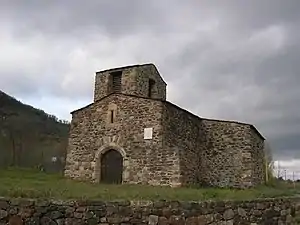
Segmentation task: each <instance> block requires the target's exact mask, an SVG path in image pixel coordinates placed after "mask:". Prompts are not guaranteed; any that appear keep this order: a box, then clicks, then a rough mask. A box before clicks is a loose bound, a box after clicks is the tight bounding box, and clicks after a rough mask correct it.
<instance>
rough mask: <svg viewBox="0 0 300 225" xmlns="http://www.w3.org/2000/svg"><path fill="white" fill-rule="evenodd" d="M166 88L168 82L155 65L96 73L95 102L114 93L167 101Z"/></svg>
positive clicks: (135, 66)
mask: <svg viewBox="0 0 300 225" xmlns="http://www.w3.org/2000/svg"><path fill="white" fill-rule="evenodd" d="M166 87H167V84H166V82H165V81H164V80H163V79H162V77H161V76H160V74H159V72H158V70H157V68H156V67H155V65H153V64H142V65H133V66H126V67H120V68H115V69H109V70H104V71H99V72H96V80H95V89H94V102H96V101H99V100H100V99H102V98H104V97H106V96H108V95H110V94H112V93H122V94H126V95H134V96H138V97H144V98H152V99H159V100H166Z"/></svg>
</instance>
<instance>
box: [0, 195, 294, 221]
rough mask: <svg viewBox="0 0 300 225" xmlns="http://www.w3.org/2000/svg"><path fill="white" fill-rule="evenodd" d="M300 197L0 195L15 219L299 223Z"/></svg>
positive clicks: (4, 213)
mask: <svg viewBox="0 0 300 225" xmlns="http://www.w3.org/2000/svg"><path fill="white" fill-rule="evenodd" d="M299 223H300V199H299V198H282V199H279V198H278V199H261V200H252V201H217V202H215V201H207V202H179V201H144V202H143V201H114V202H107V201H106V202H105V201H98V200H94V201H53V200H52V201H51V200H47V201H45V200H41V199H36V200H34V199H6V198H0V224H3V225H4V224H10V225H26V224H28V225H31V224H32V225H33V224H40V225H49V224H51V225H63V224H64V225H96V224H98V225H130V224H139V225H206V224H210V225H297V224H299Z"/></svg>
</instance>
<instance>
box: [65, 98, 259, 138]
mask: <svg viewBox="0 0 300 225" xmlns="http://www.w3.org/2000/svg"><path fill="white" fill-rule="evenodd" d="M111 95H123V96H128V97H135V98H142V99H150V100H153V101H159V102H162V103H165V104H168V105H171V106H173V107H175V108H177V109H179V110H181V111H184V112H186V113H188V114H189V115H191V116H193V117H196V118H198V119H199V120H209V121H216V122H224V123H235V124H239V125H244V126H250V128H251V129H253V131H254V132H255V133H257V134H258V136H260V137H261V138H262V139H263V140H265V138H264V136H263V135H262V134H261V133H260V132H259V131H258V130H257V129H256V127H255V126H254V125H253V124H249V123H244V122H239V121H234V120H219V119H209V118H202V117H199V116H197V115H195V114H193V113H191V112H190V111H188V110H186V109H183V108H181V107H179V106H178V105H175V104H173V103H172V102H169V101H164V100H161V99H153V98H147V97H141V96H136V95H128V94H123V93H111V94H109V95H107V96H105V97H103V98H101V99H99V100H98V101H96V102H94V103H91V104H88V105H86V106H84V107H82V108H80V109H77V110H74V111H72V112H71V114H73V113H75V112H78V111H81V110H84V109H86V108H89V107H90V106H92V105H93V104H95V103H97V102H100V101H102V100H103V99H105V98H108V97H109V96H111Z"/></svg>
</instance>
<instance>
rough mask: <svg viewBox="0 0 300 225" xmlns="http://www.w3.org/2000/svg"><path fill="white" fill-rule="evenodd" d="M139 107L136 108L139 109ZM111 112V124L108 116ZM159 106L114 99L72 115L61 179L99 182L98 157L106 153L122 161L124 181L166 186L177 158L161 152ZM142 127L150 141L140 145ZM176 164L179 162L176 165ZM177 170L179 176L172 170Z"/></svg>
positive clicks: (129, 98) (117, 96)
mask: <svg viewBox="0 0 300 225" xmlns="http://www.w3.org/2000/svg"><path fill="white" fill-rule="evenodd" d="M137 106H138V107H137ZM111 110H113V111H114V123H110V121H109V119H110V113H111ZM161 112H162V102H161V101H153V100H151V99H144V98H137V97H132V96H125V95H122V94H114V95H110V96H108V97H106V98H105V99H102V100H101V101H100V102H96V103H94V104H93V105H90V106H89V107H87V108H85V109H82V110H79V111H76V112H74V113H73V118H72V123H71V128H70V129H71V132H70V137H69V145H68V154H67V162H66V169H65V175H66V177H71V178H74V179H80V180H92V181H95V182H97V181H99V178H100V168H101V166H100V158H101V154H102V152H103V153H104V152H105V151H106V150H108V149H114V150H117V151H119V152H120V153H121V154H122V156H123V160H124V162H123V165H124V171H123V182H124V183H139V184H151V185H155V184H161V185H170V184H171V183H172V182H175V181H173V180H172V179H173V177H174V176H175V175H174V174H175V173H178V168H177V167H176V165H174V164H173V162H174V160H175V157H176V155H171V154H168V153H167V152H165V151H164V149H163V147H162V126H161V120H162V114H161ZM144 128H153V138H152V139H150V140H144ZM177 161H178V160H177ZM176 168H177V171H176Z"/></svg>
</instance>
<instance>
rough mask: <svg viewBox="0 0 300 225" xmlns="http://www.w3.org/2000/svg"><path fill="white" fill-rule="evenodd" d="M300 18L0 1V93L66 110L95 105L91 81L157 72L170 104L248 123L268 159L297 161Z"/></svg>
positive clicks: (246, 8) (232, 0)
mask: <svg viewBox="0 0 300 225" xmlns="http://www.w3.org/2000/svg"><path fill="white" fill-rule="evenodd" d="M299 10H300V1H299V0H287V1H284V2H283V1H280V0H266V1H258V0H257V1H239V0H229V1H226V3H225V2H221V1H216V0H207V1H204V0H202V1H199V0H190V1H179V0H166V1H147V2H145V1H139V0H136V1H134V0H132V1H131V0H129V1H111V0H99V1H96V0H95V1H92V0H90V1H85V2H83V1H80V0H72V1H71V0H65V1H58V0H54V1H38V0H28V1H17V0H15V1H13V0H10V1H8V0H6V1H1V3H0V13H1V15H3V16H2V18H4V19H2V20H1V21H0V25H1V28H2V29H1V30H0V39H1V42H0V48H1V51H0V64H1V67H0V76H1V83H0V89H3V90H5V91H7V92H9V93H12V94H14V95H16V96H21V97H22V99H26V98H28V99H32V96H36V95H40V96H44V97H47V99H51V98H53V99H57V98H58V97H59V98H61V99H64V100H63V101H65V102H66V105H70V107H71V106H74V105H76V104H75V103H74V102H78V100H80V101H86V100H87V99H90V100H92V94H93V81H94V72H95V71H97V70H100V69H107V68H110V67H116V66H122V65H126V64H134V63H144V62H154V63H155V64H156V65H157V66H158V69H159V71H160V72H161V74H162V75H163V76H164V78H165V80H166V81H167V82H168V96H169V100H171V101H173V102H175V103H176V104H178V105H180V106H182V107H184V108H187V109H189V110H190V111H192V112H194V113H197V114H198V115H199V116H202V117H209V118H220V119H230V120H241V121H244V122H249V123H254V124H255V125H256V127H257V128H258V129H259V130H260V131H261V132H262V133H263V135H264V136H265V137H267V138H268V140H269V142H270V145H271V146H272V148H273V149H274V154H275V158H282V159H283V158H287V159H290V158H293V157H294V158H300V155H299V152H300V147H299V146H300V118H299V115H300V108H299V107H298V106H299V105H300V104H299V103H300V89H299V88H298V85H299V83H300V75H299V74H300V65H299V63H298V61H299V58H300V32H299V24H300V14H299V13H298V12H299ZM2 65H3V66H2ZM37 102H38V101H37ZM45 104H46V103H45V102H44V103H43V105H45ZM53 105H54V106H53V110H51V112H52V111H55V109H56V108H55V104H53ZM63 110H65V108H59V107H57V112H59V113H61V114H63V115H65V114H64V113H62V111H63ZM72 110H73V108H70V109H69V111H72Z"/></svg>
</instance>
